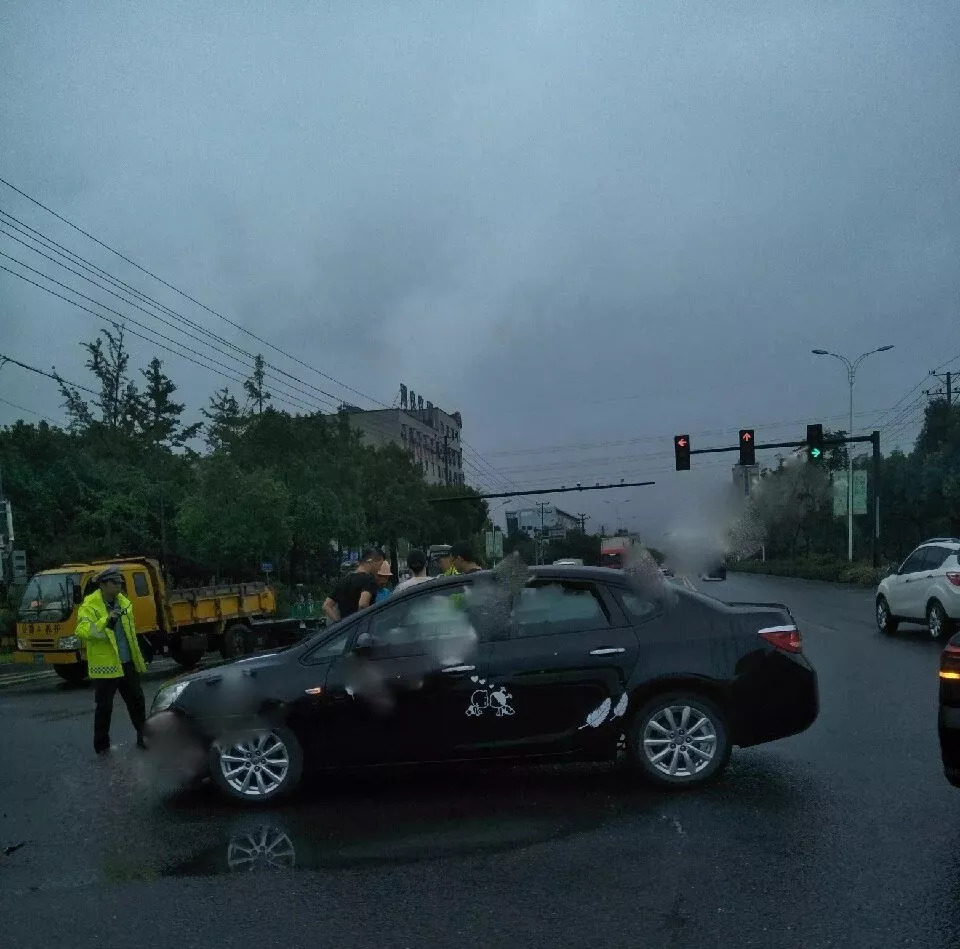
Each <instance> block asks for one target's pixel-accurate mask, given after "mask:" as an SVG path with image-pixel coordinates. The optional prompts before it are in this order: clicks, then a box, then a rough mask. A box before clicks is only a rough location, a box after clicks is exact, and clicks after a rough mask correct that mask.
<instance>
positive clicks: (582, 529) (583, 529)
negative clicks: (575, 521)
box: [575, 514, 590, 534]
mask: <svg viewBox="0 0 960 949" xmlns="http://www.w3.org/2000/svg"><path fill="white" fill-rule="evenodd" d="M575 516H576V517H578V518H580V533H581V534H586V532H587V521H589V520H590V515H588V514H576V515H575Z"/></svg>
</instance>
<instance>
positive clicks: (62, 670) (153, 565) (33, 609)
mask: <svg viewBox="0 0 960 949" xmlns="http://www.w3.org/2000/svg"><path fill="white" fill-rule="evenodd" d="M110 564H116V565H117V566H118V567H119V568H120V570H121V572H122V573H123V580H124V583H123V588H124V592H125V593H126V595H127V596H128V597H129V598H130V602H131V603H132V604H133V618H134V622H135V623H136V626H137V633H138V635H139V637H140V644H141V647H142V650H143V654H144V658H145V659H147V660H150V659H152V658H153V657H154V656H156V655H168V656H170V657H171V658H172V659H174V660H175V661H176V662H177V663H179V664H180V665H181V666H183V667H184V668H190V667H192V666H195V665H196V664H197V663H198V662H199V661H200V659H201V658H202V657H203V655H204V653H205V652H207V651H208V650H219V652H220V653H221V655H222V656H223V657H224V658H225V659H233V658H236V657H237V656H241V655H245V654H247V653H250V652H253V651H255V650H256V649H259V648H266V647H269V646H273V645H277V644H278V643H287V642H291V641H293V640H295V639H296V638H297V637H298V636H299V634H300V630H301V628H302V627H303V625H304V624H303V623H302V622H301V621H299V620H296V619H291V620H277V619H276V618H275V613H276V608H277V606H276V598H275V596H274V592H273V590H272V589H271V588H270V587H269V586H268V585H267V584H265V583H241V584H230V585H221V586H213V587H197V588H193V589H170V590H168V589H167V588H166V585H165V583H164V579H163V573H162V572H161V570H160V565H159V563H157V561H155V560H150V559H148V558H146V557H133V558H130V559H128V560H110V561H95V562H92V563H71V564H65V565H64V566H62V567H57V568H56V569H53V570H43V571H41V572H40V573H38V574H36V575H35V576H34V577H32V578H31V580H30V582H29V583H28V584H27V588H26V591H25V592H24V595H23V600H22V601H21V603H20V609H19V611H18V613H17V648H16V650H15V652H14V654H13V659H14V661H15V662H20V663H25V664H27V665H32V666H52V667H53V669H55V670H56V672H57V674H58V675H59V676H60V677H61V678H62V679H65V680H67V681H68V682H80V681H82V680H83V679H85V678H86V675H87V663H86V654H85V647H84V645H83V643H81V641H80V640H79V639H78V638H77V636H76V628H77V608H78V607H79V605H80V604H81V603H82V602H83V598H84V597H85V596H86V595H87V594H88V593H90V592H91V591H93V590H94V589H96V583H95V581H94V577H96V575H97V574H98V573H99V572H100V571H101V570H102V569H103V568H104V567H106V566H108V565H110Z"/></svg>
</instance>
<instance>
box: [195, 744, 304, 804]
mask: <svg viewBox="0 0 960 949" xmlns="http://www.w3.org/2000/svg"><path fill="white" fill-rule="evenodd" d="M302 773H303V750H302V749H301V747H300V742H299V741H297V738H296V736H295V735H294V734H293V732H291V731H290V730H289V729H288V728H274V729H271V730H269V731H262V732H256V733H253V734H250V735H246V736H244V737H243V738H239V739H230V740H228V741H224V742H215V743H214V744H213V746H212V747H211V749H210V775H211V777H212V778H213V781H214V783H215V784H216V785H217V787H218V788H220V790H221V791H223V792H224V794H226V795H227V796H228V797H232V798H234V799H235V800H238V801H245V802H248V803H252V804H262V803H265V802H266V801H272V800H274V799H275V798H278V797H282V796H283V795H285V794H288V793H289V792H290V791H292V790H293V789H294V788H295V787H296V786H297V784H299V783H300V776H301V774H302Z"/></svg>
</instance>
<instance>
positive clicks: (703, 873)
mask: <svg viewBox="0 0 960 949" xmlns="http://www.w3.org/2000/svg"><path fill="white" fill-rule="evenodd" d="M704 588H705V589H706V590H707V592H710V593H711V594H715V595H721V596H723V597H724V598H725V599H753V600H779V601H782V602H785V603H787V604H788V605H790V607H791V608H792V609H793V611H794V613H795V615H796V617H797V619H798V621H799V623H800V625H801V627H802V630H803V634H804V638H805V650H806V652H807V654H808V655H809V657H810V658H811V660H812V661H813V663H814V664H815V666H816V667H817V670H818V672H819V675H820V686H821V703H822V704H821V714H820V719H819V721H818V722H817V723H816V724H815V725H814V726H813V728H811V729H810V730H809V731H808V732H806V733H805V734H803V735H799V736H796V737H794V738H790V739H787V740H785V741H782V742H778V743H775V744H772V745H766V746H762V747H760V748H756V749H749V750H746V751H735V752H734V756H733V759H732V761H731V765H730V768H729V770H728V772H727V773H726V775H725V776H724V777H723V778H722V779H721V781H720V782H719V783H718V784H716V785H714V786H712V787H710V788H708V789H704V790H702V791H697V792H692V793H687V794H681V795H675V794H667V793H661V792H658V791H653V790H649V789H646V788H644V787H642V786H641V787H638V786H637V785H635V784H634V783H633V782H632V781H631V780H629V779H628V778H625V777H624V776H623V775H622V774H621V773H619V772H618V771H616V770H615V769H612V768H609V767H596V766H590V767H574V766H568V767H540V768H522V769H506V768H488V769H481V770H476V769H460V768H450V769H431V770H429V771H422V770H420V771H403V772H396V771H394V772H389V773H376V774H367V775H364V776H361V777H356V776H343V777H338V778H336V779H329V778H327V779H324V780H323V781H322V782H313V783H312V784H311V785H310V786H309V787H308V788H307V789H305V790H304V791H303V792H302V793H300V794H298V795H297V797H296V798H295V799H294V800H291V801H290V802H289V803H285V804H283V805H278V806H275V807H274V808H271V809H269V810H266V811H257V812H255V813H250V812H249V811H244V810H240V809H238V808H236V807H232V806H230V805H229V804H226V803H223V802H221V801H220V800H219V799H218V798H217V797H216V796H215V794H214V792H213V791H212V790H210V789H208V788H202V789H199V790H195V791H179V792H177V791H171V790H169V789H164V788H163V787H159V786H158V785H157V781H156V778H155V776H154V775H153V774H152V773H151V770H150V765H149V756H142V755H138V754H137V753H136V752H135V750H134V749H133V748H132V741H131V739H132V733H131V731H130V727H129V722H128V721H127V720H126V718H125V711H124V710H123V707H122V703H120V702H119V700H118V703H117V708H116V710H115V715H116V716H117V719H116V722H117V724H116V725H115V727H114V738H115V740H116V741H122V742H123V747H122V748H121V749H120V750H119V751H118V752H117V753H116V755H115V756H114V758H113V759H112V760H111V761H109V762H104V761H98V760H96V759H94V756H93V754H92V751H91V748H90V733H91V728H92V713H93V696H92V691H91V690H90V689H89V688H81V689H71V688H68V687H65V686H63V685H62V684H60V683H59V682H55V681H49V680H45V681H42V682H39V683H35V684H27V685H17V686H14V687H11V688H7V689H4V690H2V691H0V715H2V721H3V729H4V732H3V734H4V739H3V742H2V745H0V748H2V751H0V797H2V805H0V813H2V817H0V847H11V846H15V845H16V844H19V843H23V846H21V847H19V848H18V849H16V850H14V851H13V852H11V853H9V854H7V855H3V856H0V931H3V932H4V935H5V936H6V937H7V939H5V940H4V941H5V943H6V944H8V945H11V946H18V947H23V949H26V947H32V946H46V945H50V944H55V943H57V944H62V943H64V942H68V943H69V945H70V946H71V949H86V947H93V946H98V947H102V946H107V945H130V946H163V947H171V946H175V947H182V949H187V947H193V946H204V947H209V946H216V945H237V944H239V943H240V941H241V940H242V941H243V942H244V943H246V944H248V945H255V946H258V947H271V946H284V947H295V946H304V945H308V944H309V945H321V946H323V945H335V946H339V947H346V946H351V947H352V946H364V947H367V946H376V947H404V946H411V947H412V946H434V945H435V946H447V945H451V946H453V945H456V946H484V947H501V946H517V947H521V946H522V947H532V946H557V945H562V946H604V947H610V946H626V945H631V946H635V945H646V946H651V947H673V946H694V947H698V946H710V947H712V946H725V947H739V946H759V947H781V946H783V947H788V946H790V947H792V946H798V947H800V946H803V947H805V949H812V947H820V946H853V947H860V946H863V947H871V949H872V947H885V946H918V947H930V949H939V947H949V946H960V792H957V791H955V790H954V789H953V788H951V787H950V786H949V785H948V784H947V783H946V781H945V780H944V779H943V776H942V773H941V768H940V761H939V754H938V748H937V739H936V689H937V677H936V670H937V659H938V655H939V648H940V647H939V646H938V645H937V644H935V643H933V642H932V641H930V640H929V639H928V638H926V636H925V634H924V633H923V632H922V631H920V630H913V631H909V630H905V631H903V632H901V633H900V634H898V635H897V636H895V637H892V638H881V637H880V636H879V635H878V634H877V633H876V632H875V631H874V627H873V621H872V598H871V594H870V593H869V592H868V591H862V590H849V589H834V588H832V587H829V586H825V585H818V584H813V583H806V582H803V581H791V580H779V579H772V578H759V577H758V578H754V577H746V576H734V575H731V578H730V580H728V581H727V582H726V583H725V584H706V585H704ZM148 678H149V679H150V681H149V683H148V688H147V699H148V702H149V701H150V699H151V698H152V694H153V692H154V691H155V689H156V687H157V685H158V683H159V681H161V680H162V679H163V678H164V675H163V674H158V673H156V672H154V673H151V674H150V675H149V676H148ZM251 842H252V843H253V844H257V843H262V844H265V845H266V846H267V847H270V848H272V852H273V854H274V856H275V862H276V863H278V864H281V865H287V866H290V865H293V866H294V867H295V869H294V870H292V871H290V872H277V871H273V872H271V871H263V870H260V871H256V872H249V866H250V864H249V854H250V845H251ZM231 868H232V869H231Z"/></svg>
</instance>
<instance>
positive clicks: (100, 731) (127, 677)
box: [77, 567, 147, 755]
mask: <svg viewBox="0 0 960 949" xmlns="http://www.w3.org/2000/svg"><path fill="white" fill-rule="evenodd" d="M95 580H96V582H97V584H98V589H97V590H95V591H94V592H93V593H91V594H90V595H89V596H88V597H86V598H85V599H84V601H83V603H82V604H81V605H80V609H79V611H78V613H77V636H78V637H79V638H80V639H82V640H83V641H84V642H85V643H86V646H87V667H88V673H89V675H90V678H91V679H93V680H94V682H95V683H96V702H97V707H96V712H95V714H94V717H93V750H94V751H96V753H97V754H98V755H99V754H103V753H104V752H105V751H109V750H110V719H111V717H112V715H113V698H114V695H115V694H116V693H117V692H119V693H120V695H121V697H122V698H123V701H124V704H125V705H126V706H127V711H128V712H129V713H130V721H131V722H133V727H134V728H135V729H136V730H137V747H138V748H145V747H146V745H145V744H144V741H143V725H144V721H145V719H146V708H145V703H144V699H143V689H142V688H141V686H140V675H141V673H143V672H146V671H147V664H146V663H145V662H144V661H143V655H142V654H141V652H140V646H139V645H138V644H137V629H136V627H135V626H134V624H133V606H132V604H131V603H130V600H128V599H127V597H126V596H124V594H123V592H122V591H121V589H120V586H121V584H122V582H123V574H122V573H121V572H120V568H119V567H107V568H106V569H105V570H102V571H100V573H99V574H97V576H96V577H95Z"/></svg>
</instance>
